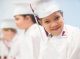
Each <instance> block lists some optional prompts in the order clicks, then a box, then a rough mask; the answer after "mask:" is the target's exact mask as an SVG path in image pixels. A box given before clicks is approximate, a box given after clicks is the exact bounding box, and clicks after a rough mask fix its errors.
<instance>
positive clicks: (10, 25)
mask: <svg viewBox="0 0 80 59" xmlns="http://www.w3.org/2000/svg"><path fill="white" fill-rule="evenodd" d="M0 28H1V29H3V28H13V29H17V27H16V24H15V22H14V21H13V20H12V19H5V20H2V21H1V24H0Z"/></svg>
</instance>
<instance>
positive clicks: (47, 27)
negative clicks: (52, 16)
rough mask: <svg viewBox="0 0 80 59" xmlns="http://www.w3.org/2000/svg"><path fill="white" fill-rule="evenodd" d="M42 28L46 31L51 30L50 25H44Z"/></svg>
mask: <svg viewBox="0 0 80 59" xmlns="http://www.w3.org/2000/svg"><path fill="white" fill-rule="evenodd" d="M42 26H43V27H44V28H45V30H46V31H49V29H50V25H49V24H43V25H42Z"/></svg>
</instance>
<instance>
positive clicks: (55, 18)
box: [41, 12, 64, 36]
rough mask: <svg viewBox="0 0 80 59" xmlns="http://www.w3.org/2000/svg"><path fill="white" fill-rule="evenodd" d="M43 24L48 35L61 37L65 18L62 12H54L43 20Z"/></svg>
mask: <svg viewBox="0 0 80 59" xmlns="http://www.w3.org/2000/svg"><path fill="white" fill-rule="evenodd" d="M41 24H42V26H43V27H44V28H45V30H46V31H47V32H48V33H51V34H52V35H55V36H56V35H59V34H60V33H61V32H62V29H63V26H64V21H63V16H62V15H61V13H60V12H54V13H53V14H51V15H49V16H48V17H45V18H42V20H41Z"/></svg>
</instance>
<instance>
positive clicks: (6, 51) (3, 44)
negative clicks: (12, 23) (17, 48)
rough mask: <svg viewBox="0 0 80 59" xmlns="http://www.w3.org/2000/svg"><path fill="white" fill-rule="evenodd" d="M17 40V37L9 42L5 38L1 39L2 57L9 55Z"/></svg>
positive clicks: (0, 54)
mask: <svg viewBox="0 0 80 59" xmlns="http://www.w3.org/2000/svg"><path fill="white" fill-rule="evenodd" d="M16 40H17V39H15V37H14V38H13V39H12V40H11V41H9V42H8V41H5V40H4V39H1V40H0V56H1V57H4V56H6V57H8V55H9V53H10V50H11V47H12V46H13V44H14V42H15V41H16Z"/></svg>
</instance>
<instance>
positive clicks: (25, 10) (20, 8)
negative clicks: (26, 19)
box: [13, 3, 33, 16]
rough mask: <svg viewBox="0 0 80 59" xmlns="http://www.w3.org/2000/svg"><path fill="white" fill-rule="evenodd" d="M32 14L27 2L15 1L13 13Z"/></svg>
mask: <svg viewBox="0 0 80 59" xmlns="http://www.w3.org/2000/svg"><path fill="white" fill-rule="evenodd" d="M24 14H33V12H32V10H31V8H30V4H29V3H17V4H16V5H15V9H14V13H13V15H14V16H16V15H24Z"/></svg>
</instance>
